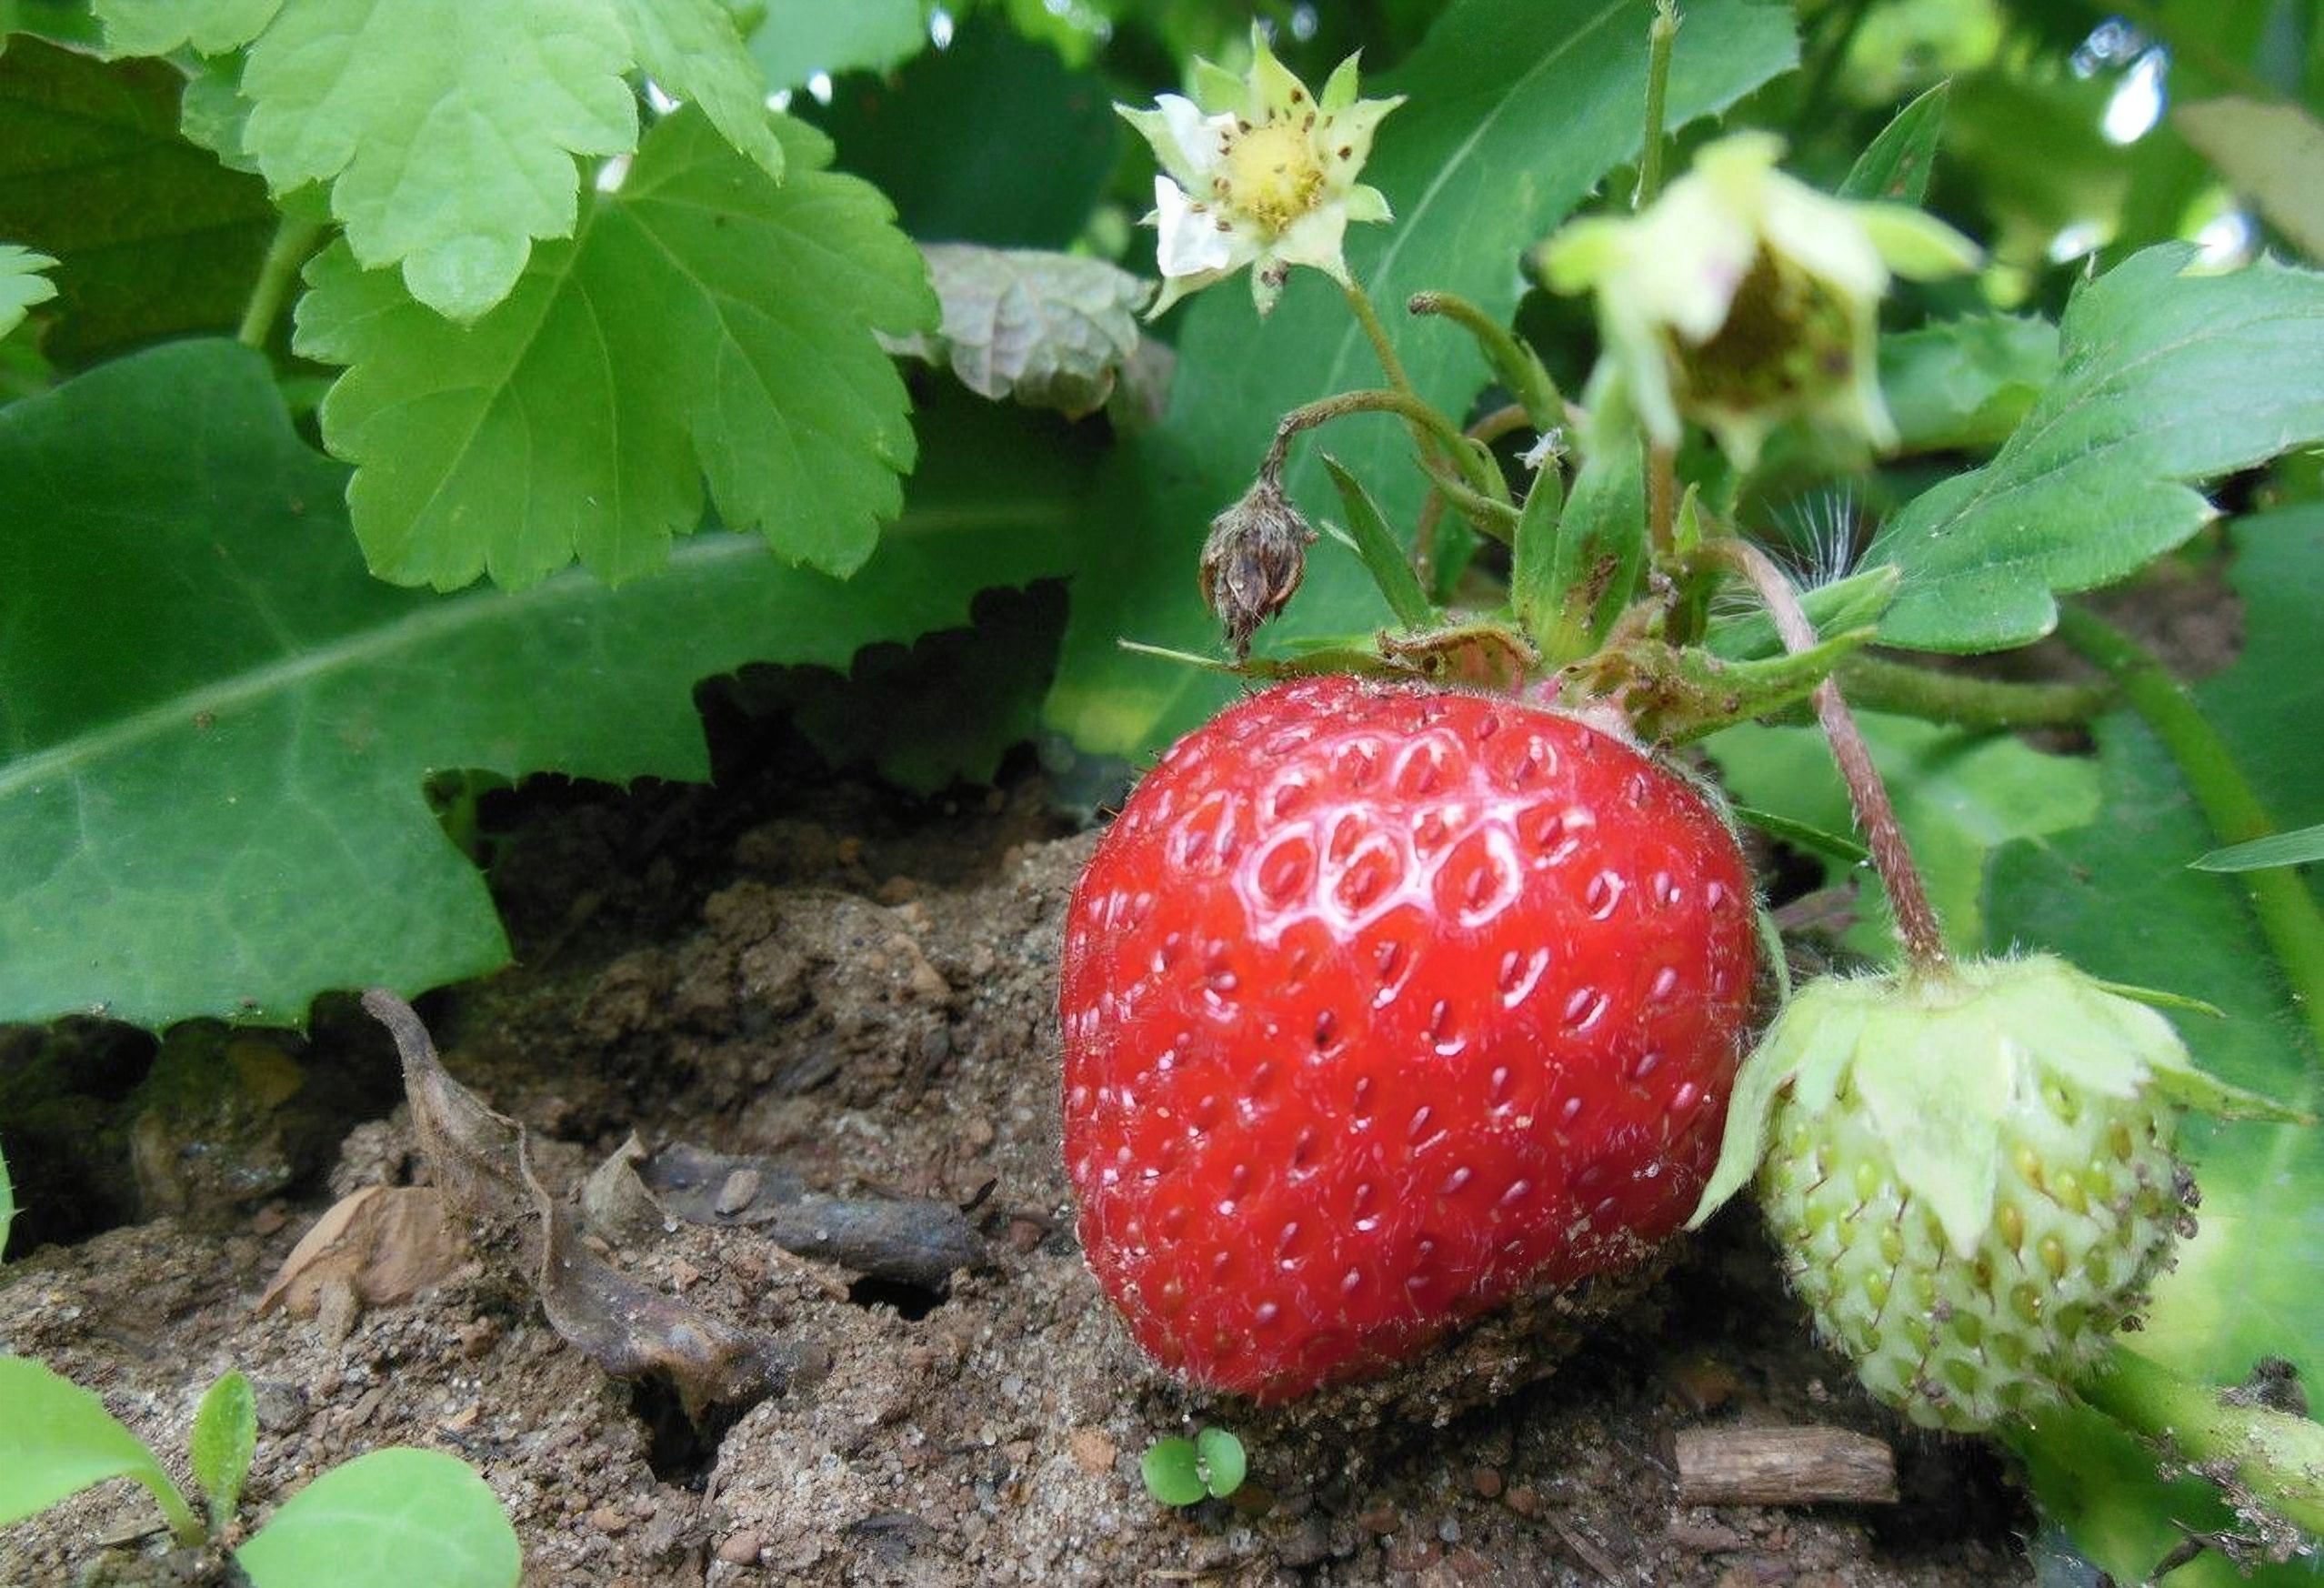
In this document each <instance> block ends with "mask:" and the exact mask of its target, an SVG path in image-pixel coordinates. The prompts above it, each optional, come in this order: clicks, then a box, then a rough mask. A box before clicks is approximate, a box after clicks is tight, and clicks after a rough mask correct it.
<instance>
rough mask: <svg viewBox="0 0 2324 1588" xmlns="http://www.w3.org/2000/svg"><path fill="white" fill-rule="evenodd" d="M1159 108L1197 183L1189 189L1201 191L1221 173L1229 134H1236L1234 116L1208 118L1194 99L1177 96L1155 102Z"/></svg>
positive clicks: (1163, 96) (1172, 95)
mask: <svg viewBox="0 0 2324 1588" xmlns="http://www.w3.org/2000/svg"><path fill="white" fill-rule="evenodd" d="M1154 103H1155V104H1156V105H1157V106H1159V107H1160V109H1161V112H1162V116H1163V119H1164V120H1166V121H1167V122H1168V123H1169V124H1170V136H1171V137H1172V139H1174V140H1175V141H1176V142H1177V146H1178V150H1179V157H1180V158H1181V159H1183V160H1184V161H1185V162H1186V166H1187V170H1189V171H1191V172H1193V173H1194V175H1195V177H1196V180H1195V181H1194V182H1192V183H1190V184H1188V186H1194V187H1199V186H1203V185H1204V183H1205V182H1207V180H1208V179H1209V176H1210V174H1211V173H1212V172H1214V171H1216V170H1217V169H1218V162H1219V159H1220V157H1221V156H1220V151H1221V148H1222V146H1223V145H1224V142H1225V139H1226V136H1227V134H1229V133H1231V132H1233V131H1234V130H1235V118H1234V116H1231V115H1227V114H1223V113H1222V114H1220V115H1217V116H1205V115H1203V113H1202V110H1201V107H1200V106H1197V105H1196V104H1195V102H1194V101H1193V100H1191V99H1184V98H1181V97H1180V96H1178V95H1176V94H1165V95H1162V96H1161V97H1160V98H1158V99H1157V100H1156V101H1155V102H1154Z"/></svg>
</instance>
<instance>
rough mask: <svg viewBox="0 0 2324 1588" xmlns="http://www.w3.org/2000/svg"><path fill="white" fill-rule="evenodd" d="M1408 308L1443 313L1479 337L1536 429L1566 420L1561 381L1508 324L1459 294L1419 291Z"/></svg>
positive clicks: (1490, 361)
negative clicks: (1552, 374) (1553, 378)
mask: <svg viewBox="0 0 2324 1588" xmlns="http://www.w3.org/2000/svg"><path fill="white" fill-rule="evenodd" d="M1404 307H1405V308H1406V309H1407V311H1408V312H1410V313H1412V314H1416V315H1442V316H1443V317H1445V318H1447V319H1448V320H1450V321H1452V323H1453V324H1455V325H1457V326H1458V327H1460V328H1461V329H1462V330H1464V331H1467V332H1468V334H1469V335H1470V336H1471V337H1475V338H1477V345H1478V347H1480V348H1482V349H1483V350H1484V354H1485V360H1486V362H1487V363H1488V364H1489V365H1491V366H1492V367H1493V373H1494V374H1495V375H1496V376H1498V377H1500V381H1501V384H1502V385H1503V386H1506V387H1508V388H1509V395H1510V396H1511V397H1515V398H1516V399H1517V402H1518V407H1520V408H1522V409H1524V411H1525V416H1526V417H1527V419H1528V421H1530V422H1531V424H1532V426H1533V427H1534V428H1535V429H1537V430H1548V429H1551V428H1554V427H1556V426H1558V425H1560V424H1562V423H1564V422H1565V416H1566V401H1565V398H1564V397H1560V396H1559V395H1558V383H1557V382H1556V381H1554V380H1552V379H1550V378H1549V372H1548V370H1547V369H1544V368H1543V367H1541V360H1540V358H1539V357H1538V356H1536V355H1535V353H1534V351H1533V349H1532V348H1530V347H1527V346H1526V345H1525V344H1524V343H1522V342H1520V341H1518V339H1517V337H1516V336H1515V335H1514V334H1513V333H1512V332H1511V331H1510V330H1509V328H1508V327H1507V326H1504V325H1502V324H1501V323H1500V322H1499V321H1498V320H1496V319H1494V318H1493V317H1491V316H1490V315H1488V314H1487V313H1486V312H1485V311H1484V310H1483V309H1481V308H1478V307H1477V306H1476V305H1475V304H1473V303H1471V302H1469V301H1468V299H1467V298H1465V297H1463V296H1460V295H1459V294H1458V293H1453V292H1416V293H1414V294H1413V295H1412V296H1410V297H1409V298H1407V299H1406V300H1405V305H1404Z"/></svg>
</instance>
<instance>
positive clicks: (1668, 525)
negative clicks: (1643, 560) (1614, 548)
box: [1646, 445, 1678, 565]
mask: <svg viewBox="0 0 2324 1588" xmlns="http://www.w3.org/2000/svg"><path fill="white" fill-rule="evenodd" d="M1646 467H1647V537H1648V538H1647V544H1648V545H1649V546H1651V547H1652V548H1654V560H1655V562H1656V563H1657V564H1658V565H1659V564H1663V563H1666V562H1668V560H1669V557H1670V548H1671V545H1672V542H1673V541H1674V540H1675V538H1676V530H1675V528H1674V527H1675V526H1676V524H1677V523H1678V453H1677V452H1676V451H1675V450H1674V449H1672V448H1670V447H1663V446H1660V445H1649V446H1648V447H1647V464H1646Z"/></svg>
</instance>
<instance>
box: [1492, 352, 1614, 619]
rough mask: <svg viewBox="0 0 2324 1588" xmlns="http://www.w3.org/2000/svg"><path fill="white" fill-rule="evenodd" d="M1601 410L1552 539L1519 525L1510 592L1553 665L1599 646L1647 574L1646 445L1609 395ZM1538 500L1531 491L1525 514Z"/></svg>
mask: <svg viewBox="0 0 2324 1588" xmlns="http://www.w3.org/2000/svg"><path fill="white" fill-rule="evenodd" d="M1600 408H1601V411H1600V412H1599V413H1598V414H1597V415H1595V416H1594V417H1593V422H1592V425H1591V433H1590V435H1589V437H1588V444H1587V452H1586V456H1585V457H1584V460H1583V463H1582V466H1581V471H1580V472H1579V473H1578V474H1577V475H1576V476H1575V477H1574V487H1573V490H1572V491H1571V492H1570V493H1569V494H1568V497H1567V498H1566V500H1565V503H1564V509H1565V510H1564V511H1563V512H1562V513H1561V514H1559V515H1558V521H1557V525H1556V532H1555V533H1554V534H1544V533H1543V531H1545V530H1547V529H1548V528H1550V527H1549V526H1548V525H1547V524H1539V523H1535V524H1528V523H1527V522H1526V520H1525V518H1519V520H1518V533H1517V550H1516V553H1515V558H1514V561H1513V564H1512V568H1511V573H1510V585H1511V588H1512V592H1513V594H1514V595H1515V596H1516V598H1517V602H1518V616H1519V619H1520V621H1522V622H1523V623H1524V625H1525V629H1526V632H1527V634H1528V635H1529V636H1531V637H1532V639H1533V642H1534V643H1535V644H1536V645H1537V646H1538V647H1539V648H1540V650H1541V654H1542V655H1543V656H1544V657H1546V658H1548V659H1549V660H1550V661H1552V662H1563V661H1570V660H1572V659H1573V658H1576V657H1579V656H1587V655H1588V653H1589V652H1590V651H1591V650H1593V649H1595V648H1597V647H1598V646H1599V645H1600V644H1602V643H1603V642H1604V641H1605V639H1606V637H1607V636H1608V634H1610V633H1612V632H1613V628H1614V624H1615V621H1616V619H1618V618H1620V617H1621V615H1622V612H1623V610H1624V609H1625V608H1628V606H1629V604H1630V598H1631V597H1632V596H1633V595H1634V594H1635V593H1636V592H1637V589H1638V578H1639V575H1640V574H1641V573H1642V572H1643V571H1644V570H1645V568H1646V560H1647V525H1646V485H1645V467H1646V466H1645V452H1644V443H1643V442H1642V441H1641V440H1640V438H1639V436H1638V425H1637V423H1636V421H1635V420H1634V419H1632V418H1631V417H1630V415H1629V412H1628V407H1626V406H1623V405H1620V404H1618V403H1616V402H1615V401H1613V400H1612V397H1611V394H1609V396H1608V399H1607V400H1605V401H1602V402H1601V403H1600ZM1609 409H1610V410H1613V411H1604V410H1609ZM1540 494H1541V493H1540V491H1539V490H1538V487H1537V489H1536V490H1535V492H1534V493H1533V496H1531V497H1528V498H1527V505H1528V508H1530V507H1531V506H1532V503H1533V500H1534V498H1535V497H1538V496H1539V495H1540ZM1551 505H1552V506H1554V505H1556V504H1555V501H1554V498H1553V499H1552V502H1551ZM1545 541H1546V542H1547V544H1546V545H1545V544H1544V542H1545Z"/></svg>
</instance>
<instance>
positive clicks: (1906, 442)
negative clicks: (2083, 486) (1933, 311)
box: [1880, 315, 2058, 452]
mask: <svg viewBox="0 0 2324 1588" xmlns="http://www.w3.org/2000/svg"><path fill="white" fill-rule="evenodd" d="M2057 373H2058V327H2056V326H2053V325H2051V324H2050V323H2049V321H2047V320H2042V319H2034V318H2020V317H2017V316H2015V315H1970V316H1968V317H1965V318H1962V319H1958V320H1945V321H1942V322H1939V323H1938V324H1936V325H1933V326H1925V327H1921V328H1920V329H1918V330H1916V331H1905V332H1902V333H1900V334H1898V335H1897V336H1892V337H1881V338H1880V395H1881V396H1882V397H1885V398H1886V399H1887V400H1888V417H1890V418H1892V419H1894V420H1895V421H1896V424H1897V434H1898V438H1899V442H1900V445H1901V449H1902V450H1904V451H1906V452H1939V451H1951V450H1959V451H1987V450H1989V449H1991V448H1992V447H1998V446H1999V445H2000V444H2001V443H2002V442H2003V441H2005V440H2007V439H2008V436H2009V432H2010V431H2012V430H2014V429H2016V428H2017V427H2018V425H2019V423H2021V422H2022V421H2023V420H2024V418H2025V417H2026V415H2027V413H2028V411H2029V410H2030V409H2031V408H2032V407H2033V405H2034V399H2035V398H2036V397H2039V396H2040V395H2041V389H2042V387H2045V386H2047V385H2049V381H2050V379H2051V378H2052V377H2054V376H2056V374H2057Z"/></svg>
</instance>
